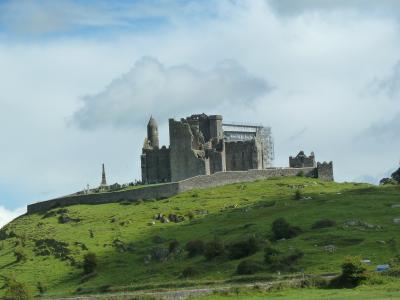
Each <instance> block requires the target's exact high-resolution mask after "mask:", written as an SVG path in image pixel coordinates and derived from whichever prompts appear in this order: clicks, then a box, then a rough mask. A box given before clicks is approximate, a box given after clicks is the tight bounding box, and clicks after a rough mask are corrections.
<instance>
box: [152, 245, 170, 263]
mask: <svg viewBox="0 0 400 300" xmlns="http://www.w3.org/2000/svg"><path fill="white" fill-rule="evenodd" d="M168 256H169V249H167V248H164V247H155V248H153V249H151V252H150V257H151V260H154V261H157V262H164V261H166V260H168Z"/></svg>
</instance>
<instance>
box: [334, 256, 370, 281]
mask: <svg viewBox="0 0 400 300" xmlns="http://www.w3.org/2000/svg"><path fill="white" fill-rule="evenodd" d="M367 278H368V275H367V269H366V267H365V266H364V265H363V264H362V263H361V257H359V256H348V257H346V258H345V261H344V262H343V264H342V274H340V275H339V276H338V277H336V278H334V279H332V281H331V283H330V286H331V287H334V288H354V287H356V286H358V285H359V284H360V283H362V282H363V281H364V280H366V279H367Z"/></svg>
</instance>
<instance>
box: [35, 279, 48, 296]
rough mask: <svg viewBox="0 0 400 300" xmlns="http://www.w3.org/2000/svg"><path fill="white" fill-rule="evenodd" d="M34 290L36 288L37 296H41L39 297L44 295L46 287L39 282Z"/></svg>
mask: <svg viewBox="0 0 400 300" xmlns="http://www.w3.org/2000/svg"><path fill="white" fill-rule="evenodd" d="M36 288H37V290H38V292H39V294H41V295H42V294H44V293H45V292H46V290H47V288H46V286H45V285H44V284H43V283H42V282H41V281H39V282H38V283H37V284H36Z"/></svg>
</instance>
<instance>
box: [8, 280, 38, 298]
mask: <svg viewBox="0 0 400 300" xmlns="http://www.w3.org/2000/svg"><path fill="white" fill-rule="evenodd" d="M5 287H6V292H5V294H4V298H5V299H7V300H31V299H33V295H32V292H31V291H30V289H29V288H28V286H27V285H26V284H24V283H22V282H18V281H16V279H15V278H14V277H11V278H7V279H6V284H5Z"/></svg>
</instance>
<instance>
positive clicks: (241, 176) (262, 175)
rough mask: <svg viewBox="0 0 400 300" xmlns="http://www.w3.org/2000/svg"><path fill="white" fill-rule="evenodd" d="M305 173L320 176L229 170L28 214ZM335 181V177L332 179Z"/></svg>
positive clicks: (42, 205) (48, 205) (65, 201)
mask: <svg viewBox="0 0 400 300" xmlns="http://www.w3.org/2000/svg"><path fill="white" fill-rule="evenodd" d="M328 171H329V164H327V166H326V165H321V168H320V172H321V175H322V174H324V176H325V177H324V178H323V179H325V180H329V176H328V175H327V174H328V173H323V172H328ZM300 172H303V174H304V175H305V176H308V177H315V176H317V175H318V173H317V169H316V168H270V169H263V170H249V171H229V172H218V173H215V174H212V175H199V176H196V177H193V178H189V179H186V180H182V181H179V182H173V183H166V184H159V185H153V186H143V187H139V188H137V189H133V190H127V191H120V192H110V193H98V194H89V195H79V196H66V197H62V198H57V199H53V200H48V201H43V202H38V203H34V204H30V205H28V213H35V212H43V211H46V210H49V209H52V208H56V207H62V206H68V205H75V204H104V203H111V202H118V201H123V200H127V201H137V200H140V199H143V200H146V199H160V198H166V197H172V196H174V195H177V194H178V193H180V192H184V191H188V190H192V189H205V188H210V187H217V186H222V185H226V184H231V183H238V182H250V181H255V180H259V179H266V178H271V177H283V176H296V175H298V174H299V173H300ZM332 178H333V177H332Z"/></svg>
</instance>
